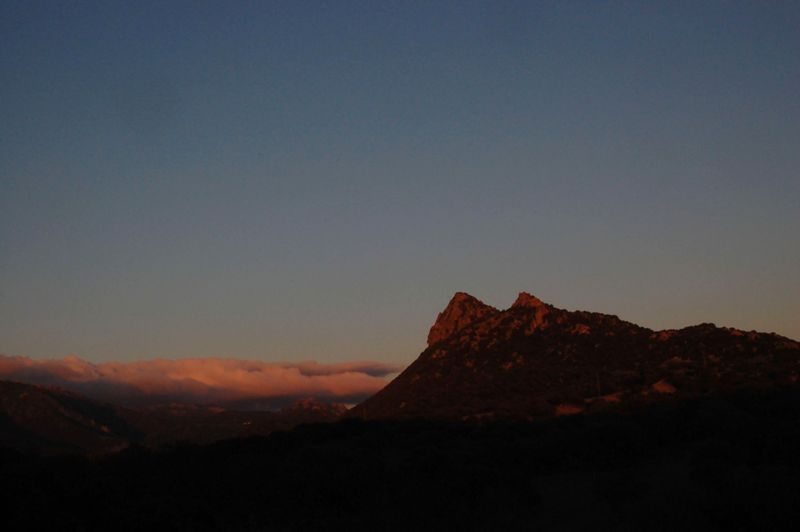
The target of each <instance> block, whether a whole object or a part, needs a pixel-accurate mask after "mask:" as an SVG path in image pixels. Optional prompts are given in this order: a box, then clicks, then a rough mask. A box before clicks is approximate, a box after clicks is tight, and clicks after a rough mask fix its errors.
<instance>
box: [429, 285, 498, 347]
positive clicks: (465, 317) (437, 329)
mask: <svg viewBox="0 0 800 532" xmlns="http://www.w3.org/2000/svg"><path fill="white" fill-rule="evenodd" d="M497 312H498V310H497V309H496V308H494V307H491V306H489V305H486V304H484V303H483V302H482V301H480V300H478V299H477V298H474V297H472V296H471V295H469V294H467V293H465V292H456V294H455V295H454V296H453V298H452V299H451V300H450V303H448V304H447V307H445V309H444V310H443V311H442V312H440V313H439V317H437V318H436V323H434V324H433V327H431V330H430V332H429V333H428V345H429V346H431V345H433V344H435V343H436V342H439V341H440V340H443V339H445V338H447V337H448V336H450V335H452V334H453V333H455V332H456V331H458V330H459V329H462V328H464V327H466V326H467V325H469V324H471V323H475V322H476V321H480V320H482V319H484V318H485V317H487V316H490V315H492V314H495V313H497Z"/></svg>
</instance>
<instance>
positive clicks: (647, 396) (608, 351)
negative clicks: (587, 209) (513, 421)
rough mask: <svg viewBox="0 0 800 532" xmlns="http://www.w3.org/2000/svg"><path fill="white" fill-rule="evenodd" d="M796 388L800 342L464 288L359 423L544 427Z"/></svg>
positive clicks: (363, 408) (357, 411) (358, 411)
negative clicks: (522, 422) (491, 296)
mask: <svg viewBox="0 0 800 532" xmlns="http://www.w3.org/2000/svg"><path fill="white" fill-rule="evenodd" d="M798 381H800V343H798V342H796V341H794V340H790V339H788V338H784V337H781V336H778V335H776V334H771V333H758V332H755V331H750V332H745V331H738V330H735V329H728V328H721V327H717V326H715V325H713V324H708V323H704V324H700V325H696V326H692V327H686V328H684V329H680V330H668V331H653V330H651V329H648V328H646V327H641V326H639V325H636V324H634V323H630V322H627V321H624V320H621V319H620V318H618V317H617V316H613V315H609V314H601V313H597V312H586V311H568V310H564V309H560V308H558V307H555V306H553V305H550V304H547V303H545V302H543V301H541V300H540V299H539V298H537V297H535V296H533V295H531V294H529V293H526V292H522V293H521V294H520V295H519V296H518V297H517V299H516V301H515V302H514V304H513V305H512V306H511V307H510V308H508V309H506V310H498V309H495V308H493V307H491V306H489V305H486V304H484V303H482V302H481V301H479V300H478V299H476V298H474V297H472V296H470V295H469V294H465V293H463V292H459V293H457V294H456V295H455V296H454V297H453V299H452V300H451V301H450V303H449V304H448V305H447V308H445V309H444V311H442V313H440V314H439V316H438V318H437V319H436V323H435V324H434V325H433V327H432V328H431V331H430V334H429V336H428V348H427V349H426V350H425V351H423V352H422V353H421V354H420V356H419V357H418V358H417V360H416V361H414V362H413V363H412V364H411V365H410V366H409V367H408V368H406V370H405V371H403V372H402V373H401V374H400V375H399V376H398V377H397V378H396V379H394V380H393V381H392V382H391V383H390V384H389V385H388V386H386V387H385V388H384V389H382V390H381V391H379V392H378V393H377V394H375V395H374V396H372V397H371V398H369V399H367V400H366V401H364V402H363V403H361V404H360V405H358V406H357V407H355V408H354V409H353V411H352V415H358V416H361V417H366V418H408V417H432V418H448V419H480V420H484V419H496V418H517V419H520V418H521V419H541V418H546V417H552V416H555V415H566V414H574V413H578V412H587V413H592V412H596V411H599V410H606V409H616V410H626V409H632V408H637V407H640V406H643V405H646V404H650V403H653V402H657V401H658V402H663V401H679V400H684V399H691V398H695V397H701V396H706V395H714V394H725V393H728V392H732V391H736V390H740V389H743V388H746V389H752V390H759V389H770V388H775V387H778V386H793V385H795V384H794V383H796V382H798ZM565 405H566V406H565Z"/></svg>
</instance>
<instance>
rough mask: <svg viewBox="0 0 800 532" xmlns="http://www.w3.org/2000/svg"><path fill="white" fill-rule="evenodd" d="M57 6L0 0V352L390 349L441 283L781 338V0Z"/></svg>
mask: <svg viewBox="0 0 800 532" xmlns="http://www.w3.org/2000/svg"><path fill="white" fill-rule="evenodd" d="M72 4H73V3H72V2H48V3H41V4H40V3H37V2H27V1H26V2H15V1H4V2H2V4H0V81H1V82H0V177H1V178H2V181H1V182H0V352H4V353H7V354H14V355H28V356H32V357H59V356H63V355H66V354H68V353H74V354H77V355H78V356H81V357H84V358H86V359H88V360H92V361H106V360H137V359H146V358H153V357H170V358H179V357H188V356H195V357H202V356H210V355H215V356H232V357H241V358H259V359H264V360H299V359H316V360H319V361H321V362H333V361H342V360H350V359H372V360H383V361H392V362H400V363H404V362H409V361H411V360H412V359H413V358H415V357H416V355H417V354H418V353H419V351H420V350H421V349H422V348H423V346H424V341H425V337H426V334H427V329H428V327H429V326H430V324H431V323H432V322H433V320H434V319H435V317H436V313H437V312H438V311H439V310H441V308H442V307H444V305H445V304H446V303H447V301H448V300H449V298H450V296H451V295H452V293H453V292H455V291H457V290H464V291H468V292H470V293H472V294H474V295H476V296H477V297H479V298H481V299H483V300H484V301H485V302H487V303H490V304H493V305H496V306H499V307H507V306H509V305H510V304H511V302H512V301H513V300H514V297H515V295H516V293H517V292H518V291H520V290H528V291H530V292H532V293H534V294H536V295H537V296H539V297H540V298H542V299H544V300H545V301H548V302H551V303H554V304H556V305H558V306H562V307H565V308H570V309H576V308H581V309H587V310H598V311H604V312H609V313H614V314H618V315H619V316H620V317H622V318H625V319H629V320H632V321H637V322H639V323H641V324H643V325H646V326H649V327H653V328H662V327H678V326H684V325H689V324H694V323H698V322H702V321H713V322H715V323H717V324H720V325H729V326H736V327H740V328H744V329H758V330H765V331H774V332H778V333H780V334H784V335H787V336H791V337H794V338H800V237H798V235H799V234H800V3H797V2H786V3H772V2H727V3H719V4H717V3H713V2H702V3H701V2H686V3H678V2H668V3H661V4H655V3H652V2H641V3H639V2H630V3H618V2H615V3H608V4H603V3H599V2H586V3H583V2H553V3H532V2H531V3H528V2H511V3H509V2H498V1H491V2H477V3H474V2H464V1H459V2H453V3H448V2H433V3H419V4H417V5H415V4H413V3H410V2H398V3H394V2H392V3H381V2H372V1H370V2H363V3H353V2H327V3H307V2H296V1H292V2H285V3H267V2H247V3H244V2H241V3H239V2H217V3H209V2H187V3H185V4H181V3H178V2H152V3H148V2H139V1H137V2H129V3H116V2H98V3H89V2H76V3H74V4H77V5H72ZM700 4H702V5H700Z"/></svg>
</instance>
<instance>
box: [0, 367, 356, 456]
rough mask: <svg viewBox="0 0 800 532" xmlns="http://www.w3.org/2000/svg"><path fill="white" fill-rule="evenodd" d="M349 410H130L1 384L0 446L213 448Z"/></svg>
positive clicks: (46, 449)
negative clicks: (184, 444)
mask: <svg viewBox="0 0 800 532" xmlns="http://www.w3.org/2000/svg"><path fill="white" fill-rule="evenodd" d="M345 411H346V408H345V407H344V406H343V405H339V404H328V403H323V402H320V401H317V400H314V399H304V400H300V401H296V402H295V403H293V404H290V405H288V406H286V407H284V408H282V409H281V410H279V411H277V412H240V411H231V410H225V409H223V408H219V407H208V406H198V405H190V404H169V405H160V406H150V407H143V408H126V407H122V406H118V405H113V404H110V403H104V402H100V401H96V400H94V399H90V398H88V397H85V396H83V395H80V394H77V393H74V392H71V391H67V390H64V389H61V388H57V387H54V386H43V385H35V384H23V383H18V382H11V381H0V447H10V448H14V449H19V450H23V451H29V452H34V453H40V454H62V453H81V454H83V453H88V454H104V453H108V452H114V451H119V450H122V449H124V448H126V447H129V446H130V445H131V444H139V445H144V446H150V447H158V446H162V445H167V444H172V443H175V442H190V443H197V444H207V443H212V442H215V441H219V440H224V439H229V438H242V437H247V436H255V435H260V436H265V435H267V434H270V433H272V432H275V431H279V430H290V429H292V428H294V427H296V426H298V425H301V424H304V423H324V422H330V421H335V420H338V419H339V418H340V417H341V416H342V414H343V413H344V412H345Z"/></svg>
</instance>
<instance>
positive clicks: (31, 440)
mask: <svg viewBox="0 0 800 532" xmlns="http://www.w3.org/2000/svg"><path fill="white" fill-rule="evenodd" d="M123 412H124V409H121V408H119V407H116V406H113V405H109V404H107V403H101V402H99V401H94V400H92V399H89V398H87V397H84V396H82V395H79V394H76V393H72V392H68V391H66V390H61V389H58V388H54V387H47V386H37V385H32V384H22V383H17V382H9V381H0V445H2V446H7V447H14V448H18V449H22V450H26V451H35V452H41V453H45V454H51V453H61V452H89V453H104V452H110V451H117V450H120V449H123V448H125V447H127V446H128V445H129V444H130V443H131V442H136V441H138V440H139V439H140V438H141V436H142V433H141V432H140V431H139V430H138V429H136V428H135V427H134V426H132V425H131V424H130V423H129V422H128V421H127V420H126V419H125V418H124V415H123Z"/></svg>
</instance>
